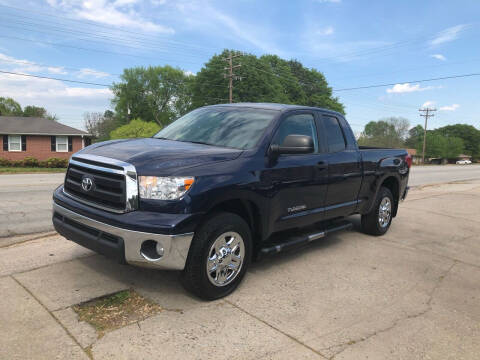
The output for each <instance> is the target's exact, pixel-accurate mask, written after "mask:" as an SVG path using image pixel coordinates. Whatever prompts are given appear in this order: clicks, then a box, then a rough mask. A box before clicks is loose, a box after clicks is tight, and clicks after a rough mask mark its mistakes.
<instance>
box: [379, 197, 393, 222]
mask: <svg viewBox="0 0 480 360" xmlns="http://www.w3.org/2000/svg"><path fill="white" fill-rule="evenodd" d="M391 216H392V202H391V201H390V198H389V197H387V196H386V197H384V198H383V199H382V201H381V202H380V207H379V209H378V224H379V225H380V227H382V228H385V227H387V226H388V224H389V223H390V217H391Z"/></svg>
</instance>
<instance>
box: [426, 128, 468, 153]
mask: <svg viewBox="0 0 480 360" xmlns="http://www.w3.org/2000/svg"><path fill="white" fill-rule="evenodd" d="M422 150H423V137H422V139H421V141H419V142H418V144H417V151H418V152H419V153H421V152H422ZM463 150H464V147H463V140H462V139H460V138H458V137H454V136H443V135H442V134H440V133H439V132H437V131H436V130H433V131H427V141H426V150H425V157H427V158H444V159H455V158H456V157H457V156H458V155H460V154H461V153H462V152H463Z"/></svg>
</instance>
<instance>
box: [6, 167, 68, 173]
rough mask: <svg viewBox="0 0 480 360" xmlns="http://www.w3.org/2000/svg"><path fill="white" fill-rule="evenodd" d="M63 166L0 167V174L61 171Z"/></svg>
mask: <svg viewBox="0 0 480 360" xmlns="http://www.w3.org/2000/svg"><path fill="white" fill-rule="evenodd" d="M66 170H67V169H65V168H38V167H0V174H29V173H62V172H65V171H66Z"/></svg>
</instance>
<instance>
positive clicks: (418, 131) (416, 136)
mask: <svg viewBox="0 0 480 360" xmlns="http://www.w3.org/2000/svg"><path fill="white" fill-rule="evenodd" d="M420 141H423V126H422V125H417V126H415V127H413V128H411V129H410V130H408V137H407V140H405V146H406V147H407V148H409V149H415V148H416V147H417V145H418V143H419V142H420Z"/></svg>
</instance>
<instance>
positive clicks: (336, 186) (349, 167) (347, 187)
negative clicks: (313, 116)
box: [322, 114, 362, 219]
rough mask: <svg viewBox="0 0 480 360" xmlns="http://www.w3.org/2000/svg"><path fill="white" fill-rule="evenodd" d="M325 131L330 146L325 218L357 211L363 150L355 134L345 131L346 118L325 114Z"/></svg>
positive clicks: (326, 140) (326, 141) (323, 122)
mask: <svg viewBox="0 0 480 360" xmlns="http://www.w3.org/2000/svg"><path fill="white" fill-rule="evenodd" d="M322 120H323V121H322V124H323V134H324V138H325V143H326V144H327V147H328V160H327V161H328V189H327V196H326V200H325V219H332V218H335V217H339V216H347V215H350V214H352V213H353V212H355V209H356V206H357V199H358V192H359V190H360V186H361V183H362V168H361V159H360V153H359V151H358V149H357V146H356V144H355V143H354V141H353V139H352V135H351V134H348V133H346V132H345V131H344V126H348V125H346V124H345V123H344V124H343V126H342V122H345V120H344V119H342V118H339V117H335V116H333V115H330V114H323V116H322Z"/></svg>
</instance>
